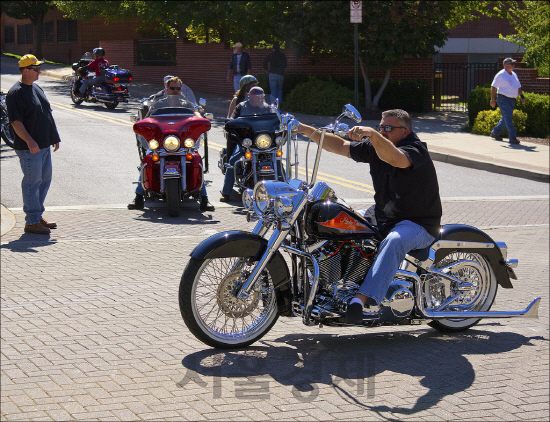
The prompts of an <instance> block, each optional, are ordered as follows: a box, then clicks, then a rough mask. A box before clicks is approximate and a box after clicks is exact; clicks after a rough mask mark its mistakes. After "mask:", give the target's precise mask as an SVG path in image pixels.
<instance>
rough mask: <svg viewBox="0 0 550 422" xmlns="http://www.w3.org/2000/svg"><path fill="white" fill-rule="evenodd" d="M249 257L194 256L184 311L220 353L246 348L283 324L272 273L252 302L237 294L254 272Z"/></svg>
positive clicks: (184, 284)
mask: <svg viewBox="0 0 550 422" xmlns="http://www.w3.org/2000/svg"><path fill="white" fill-rule="evenodd" d="M253 265H254V264H252V265H249V263H247V261H246V258H238V257H227V258H213V259H197V258H191V260H190V261H189V263H188V264H187V267H186V268H185V271H184V273H183V276H182V277H181V283H180V288H179V306H180V312H181V315H182V317H183V320H184V321H185V324H186V325H187V328H189V331H191V333H193V335H194V336H195V337H196V338H197V339H199V340H200V341H202V342H203V343H205V344H207V345H209V346H212V347H217V348H220V349H236V348H242V347H246V346H248V345H250V344H252V343H254V342H255V341H258V340H259V339H260V338H262V337H263V336H264V335H265V334H266V333H267V332H268V331H269V330H270V329H271V327H273V325H274V324H275V322H277V318H278V316H279V315H278V313H277V306H276V305H277V303H276V298H275V291H274V288H273V281H272V279H271V276H270V274H269V272H268V271H267V270H264V272H263V273H262V274H261V275H260V278H259V279H258V281H257V282H256V284H255V286H254V288H253V290H252V291H251V292H250V294H249V295H248V297H247V298H246V299H239V298H237V297H235V292H236V290H237V289H238V288H239V287H240V285H241V284H242V282H243V280H245V279H246V277H247V276H248V274H250V272H251V271H252V269H253Z"/></svg>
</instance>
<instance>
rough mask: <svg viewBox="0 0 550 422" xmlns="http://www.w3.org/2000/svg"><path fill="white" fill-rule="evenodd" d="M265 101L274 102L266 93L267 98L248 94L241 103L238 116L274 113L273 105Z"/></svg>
mask: <svg viewBox="0 0 550 422" xmlns="http://www.w3.org/2000/svg"><path fill="white" fill-rule="evenodd" d="M266 100H267V101H272V103H273V102H274V100H275V99H274V98H273V97H272V96H271V95H268V96H267V98H264V97H263V96H259V95H249V96H248V97H247V99H246V100H245V101H243V102H242V103H241V114H240V117H246V116H262V115H266V114H276V113H275V110H273V107H274V106H271V105H269V104H268V102H266Z"/></svg>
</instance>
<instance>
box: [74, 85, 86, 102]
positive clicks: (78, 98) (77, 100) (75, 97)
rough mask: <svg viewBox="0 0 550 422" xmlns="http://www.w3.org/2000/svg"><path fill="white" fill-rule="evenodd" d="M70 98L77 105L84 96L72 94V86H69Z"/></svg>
mask: <svg viewBox="0 0 550 422" xmlns="http://www.w3.org/2000/svg"><path fill="white" fill-rule="evenodd" d="M71 100H72V101H73V103H75V104H76V105H79V104H82V102H83V101H84V98H80V97H77V96H76V95H74V91H73V88H72V87H71Z"/></svg>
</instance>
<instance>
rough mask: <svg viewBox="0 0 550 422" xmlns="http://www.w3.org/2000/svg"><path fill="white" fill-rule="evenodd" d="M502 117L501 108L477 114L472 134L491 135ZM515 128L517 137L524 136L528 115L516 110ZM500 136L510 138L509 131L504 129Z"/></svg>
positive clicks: (514, 115) (514, 114)
mask: <svg viewBox="0 0 550 422" xmlns="http://www.w3.org/2000/svg"><path fill="white" fill-rule="evenodd" d="M501 117H502V113H501V112H500V108H498V107H497V109H496V110H483V111H480V112H479V113H478V114H477V117H476V120H475V122H474V127H473V128H472V132H474V133H477V134H479V135H486V136H489V135H491V131H492V130H493V128H494V127H495V126H496V125H497V123H498V121H499V120H500V118H501ZM513 119H514V127H515V128H516V132H517V135H522V134H524V133H525V124H526V122H527V114H525V113H524V112H523V111H521V110H514V113H513ZM500 136H502V137H504V138H508V131H507V130H506V129H504V130H503V131H502V132H501V133H500Z"/></svg>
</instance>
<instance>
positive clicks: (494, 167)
mask: <svg viewBox="0 0 550 422" xmlns="http://www.w3.org/2000/svg"><path fill="white" fill-rule="evenodd" d="M430 157H432V160H435V161H441V162H444V163H448V164H453V165H455V166H461V167H468V168H472V169H476V170H485V171H488V172H491V173H497V174H504V175H507V176H513V177H521V178H523V179H529V180H534V181H537V182H544V183H550V175H549V174H547V173H543V172H539V171H535V170H526V169H521V168H517V167H509V166H503V165H500V164H495V163H489V162H487V161H479V160H474V159H472V158H465V157H461V156H460V155H451V154H445V153H441V152H437V151H430Z"/></svg>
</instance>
